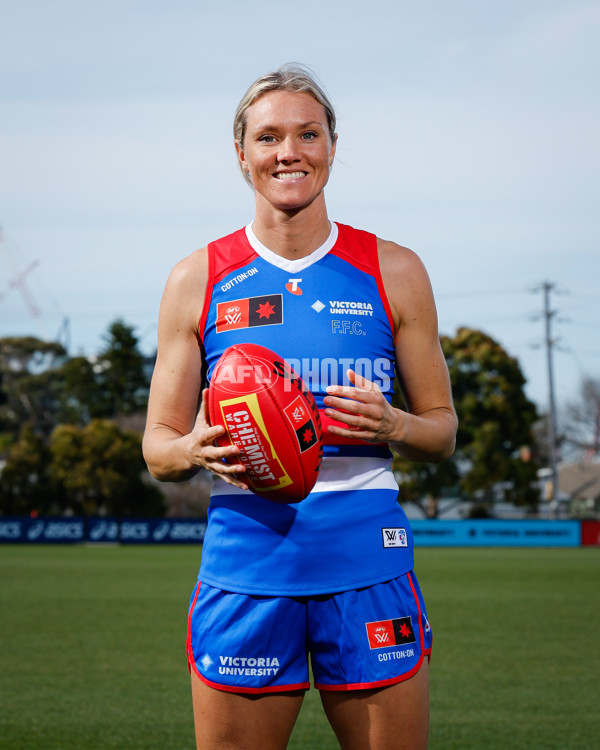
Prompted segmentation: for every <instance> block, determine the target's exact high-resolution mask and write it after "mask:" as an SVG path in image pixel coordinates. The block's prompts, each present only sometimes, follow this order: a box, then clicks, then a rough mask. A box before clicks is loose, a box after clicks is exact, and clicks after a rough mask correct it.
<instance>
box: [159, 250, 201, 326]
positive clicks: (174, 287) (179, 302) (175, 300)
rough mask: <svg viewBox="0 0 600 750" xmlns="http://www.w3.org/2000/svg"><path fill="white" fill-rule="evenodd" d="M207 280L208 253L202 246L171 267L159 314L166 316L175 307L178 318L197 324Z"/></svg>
mask: <svg viewBox="0 0 600 750" xmlns="http://www.w3.org/2000/svg"><path fill="white" fill-rule="evenodd" d="M207 280H208V254H207V250H206V248H205V247H203V248H201V249H200V250H195V251H194V252H193V253H191V254H190V255H188V256H187V257H185V258H183V260H180V261H179V263H177V264H176V265H175V266H174V268H173V269H172V271H171V273H170V274H169V278H168V279H167V283H166V286H165V290H164V293H163V298H162V302H161V315H162V316H163V317H164V316H168V315H169V312H170V311H171V310H174V309H176V310H177V315H178V317H179V318H180V319H183V320H186V321H187V322H189V323H191V324H192V325H194V326H195V325H197V323H198V321H199V320H200V315H201V312H202V306H203V304H204V295H205V292H206V283H207Z"/></svg>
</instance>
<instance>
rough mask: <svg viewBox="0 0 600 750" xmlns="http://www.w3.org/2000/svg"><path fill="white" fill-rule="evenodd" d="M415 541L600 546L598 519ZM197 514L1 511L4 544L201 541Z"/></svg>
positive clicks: (457, 531)
mask: <svg viewBox="0 0 600 750" xmlns="http://www.w3.org/2000/svg"><path fill="white" fill-rule="evenodd" d="M411 528H412V531H413V536H414V540H415V546H417V547H579V546H596V547H598V546H600V521H533V520H532V521H521V520H519V521H494V520H473V521H440V520H436V521H412V522H411ZM205 531H206V521H205V520H203V519H198V518H125V519H117V518H107V517H100V516H98V517H88V518H84V517H62V516H61V517H58V516H56V517H50V516H45V517H36V518H31V517H29V516H0V544H199V543H201V542H202V540H203V539H204V533H205Z"/></svg>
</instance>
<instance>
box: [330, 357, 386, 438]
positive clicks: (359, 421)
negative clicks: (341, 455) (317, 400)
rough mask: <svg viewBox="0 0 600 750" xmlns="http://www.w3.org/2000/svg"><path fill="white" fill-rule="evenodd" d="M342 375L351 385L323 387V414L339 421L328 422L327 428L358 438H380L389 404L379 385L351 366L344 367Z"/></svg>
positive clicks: (334, 432)
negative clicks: (325, 388) (329, 423)
mask: <svg viewBox="0 0 600 750" xmlns="http://www.w3.org/2000/svg"><path fill="white" fill-rule="evenodd" d="M346 375H347V377H348V380H349V381H350V383H352V385H350V386H347V385H330V386H328V387H327V396H325V398H324V399H323V403H324V405H325V407H326V408H325V414H326V415H327V416H328V417H330V418H331V419H334V420H336V421H337V422H340V423H342V424H340V425H328V427H327V431H328V432H330V433H332V434H333V435H340V436H343V437H352V438H356V439H360V440H368V441H380V440H382V435H383V433H384V431H385V424H384V423H385V421H386V410H387V409H389V405H388V403H387V401H386V400H385V397H384V396H383V394H382V392H381V389H380V388H379V386H378V385H377V384H376V383H373V382H372V381H371V380H368V379H367V378H365V377H363V376H362V375H360V374H358V373H356V372H354V371H353V370H347V372H346ZM383 439H385V438H383Z"/></svg>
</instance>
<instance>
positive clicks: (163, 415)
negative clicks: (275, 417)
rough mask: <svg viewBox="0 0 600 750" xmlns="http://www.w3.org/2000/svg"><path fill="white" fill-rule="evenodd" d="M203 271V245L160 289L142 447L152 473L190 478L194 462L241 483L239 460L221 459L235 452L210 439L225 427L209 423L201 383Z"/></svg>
mask: <svg viewBox="0 0 600 750" xmlns="http://www.w3.org/2000/svg"><path fill="white" fill-rule="evenodd" d="M207 277H208V260H207V251H206V248H205V249H203V250H197V251H196V252H195V253H193V254H192V255H190V256H188V257H187V258H185V259H184V260H182V261H181V262H180V263H178V264H177V265H176V266H175V268H174V269H173V271H172V272H171V274H170V276H169V279H168V281H167V284H166V286H165V291H164V293H163V297H162V301H161V305H160V314H159V321H158V352H157V357H156V365H155V367H154V374H153V376H152V384H151V386H150V398H149V401H148V417H147V421H146V430H145V432H144V441H143V452H144V458H145V460H146V464H147V465H148V469H149V471H150V473H151V474H152V476H153V477H155V478H156V479H159V480H161V481H165V482H177V481H182V480H185V479H190V478H191V477H192V476H194V474H196V473H197V471H198V470H199V469H200V468H204V469H207V470H208V471H210V472H212V473H213V474H218V475H219V476H220V477H221V478H222V479H224V480H225V481H226V482H228V483H229V484H233V485H235V486H236V487H240V488H241V489H247V484H245V483H244V482H243V481H241V480H240V479H239V478H238V477H236V476H235V475H236V474H243V472H244V471H245V468H244V466H243V465H242V464H236V463H233V464H228V463H225V462H224V461H223V459H225V458H229V459H231V458H232V457H234V456H236V455H238V454H239V449H238V448H237V447H236V446H227V447H224V448H219V447H217V446H215V445H214V444H213V442H214V440H215V439H216V438H217V437H218V436H219V435H222V434H223V433H224V432H225V428H224V427H222V426H220V425H216V426H215V427H211V426H210V425H209V420H208V410H207V407H206V398H205V395H206V391H205V392H204V393H201V387H202V382H201V378H202V369H203V359H202V348H201V344H200V335H199V331H198V324H199V321H200V315H201V312H202V307H203V304H204V293H205V289H206V283H207Z"/></svg>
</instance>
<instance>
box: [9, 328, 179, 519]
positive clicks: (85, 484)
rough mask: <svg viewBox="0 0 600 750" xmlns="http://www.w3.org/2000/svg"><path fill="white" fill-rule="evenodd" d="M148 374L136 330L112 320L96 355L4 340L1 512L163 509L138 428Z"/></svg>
mask: <svg viewBox="0 0 600 750" xmlns="http://www.w3.org/2000/svg"><path fill="white" fill-rule="evenodd" d="M149 380H150V375H149V373H147V371H146V369H145V363H144V357H143V354H142V353H141V351H140V348H139V343H138V340H137V338H136V336H135V334H134V330H133V328H132V327H131V326H128V325H127V324H126V323H125V322H124V321H122V320H115V321H114V322H113V323H112V324H111V325H110V326H109V328H108V331H107V333H106V335H105V337H104V346H103V347H102V349H101V351H100V352H99V353H98V355H97V356H95V357H92V358H88V357H84V356H75V357H69V356H68V355H67V352H66V351H65V349H64V348H63V347H62V346H61V345H60V344H59V343H56V342H46V341H41V340H40V339H38V338H34V337H19V338H17V337H13V338H3V339H0V460H1V461H2V468H1V469H0V513H2V514H4V515H22V514H29V513H32V512H33V513H39V514H51V513H58V514H62V513H73V514H77V515H81V514H82V515H93V514H98V513H101V514H107V515H111V516H117V517H124V516H134V515H162V514H164V512H165V504H164V499H163V494H162V493H161V491H160V490H159V489H158V488H157V487H156V486H155V485H153V484H152V483H150V482H149V481H148V478H147V474H146V472H145V464H144V461H143V458H142V452H141V435H140V432H139V430H128V429H123V428H121V427H120V426H119V422H120V421H124V418H125V417H127V416H131V415H135V414H140V413H143V412H144V410H145V408H146V403H147V399H148V389H149Z"/></svg>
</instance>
